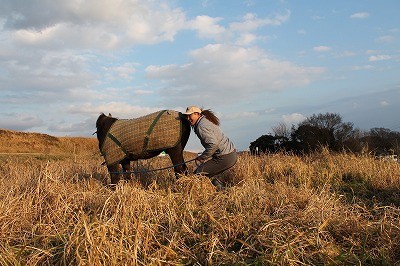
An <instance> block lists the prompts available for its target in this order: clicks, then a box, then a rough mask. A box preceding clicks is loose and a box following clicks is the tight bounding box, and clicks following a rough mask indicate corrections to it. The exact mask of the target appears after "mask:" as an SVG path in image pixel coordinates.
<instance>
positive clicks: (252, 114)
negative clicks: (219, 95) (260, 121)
mask: <svg viewBox="0 0 400 266" xmlns="http://www.w3.org/2000/svg"><path fill="white" fill-rule="evenodd" d="M257 115H258V113H257V112H237V113H228V114H225V115H221V116H220V118H221V119H239V118H250V117H255V116H257Z"/></svg>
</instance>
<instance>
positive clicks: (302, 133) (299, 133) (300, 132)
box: [292, 125, 335, 152]
mask: <svg viewBox="0 0 400 266" xmlns="http://www.w3.org/2000/svg"><path fill="white" fill-rule="evenodd" d="M292 140H293V141H294V142H297V143H298V145H297V148H300V150H301V151H302V152H312V151H315V150H317V149H319V148H320V147H321V146H324V147H328V148H329V149H333V148H334V146H335V138H334V136H333V130H332V129H328V128H320V127H318V126H312V125H300V126H299V127H298V128H297V129H296V130H295V131H294V132H293V133H292Z"/></svg>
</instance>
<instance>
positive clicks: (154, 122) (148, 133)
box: [143, 110, 167, 152]
mask: <svg viewBox="0 0 400 266" xmlns="http://www.w3.org/2000/svg"><path fill="white" fill-rule="evenodd" d="M165 111H167V110H162V111H160V112H159V113H158V115H157V116H156V118H154V120H153V123H151V125H150V126H149V129H147V132H146V137H145V138H144V143H143V152H145V151H146V149H147V145H148V144H149V140H150V135H151V132H152V131H153V129H154V126H155V125H156V124H157V122H158V120H160V117H161V116H162V115H163V114H164V112H165Z"/></svg>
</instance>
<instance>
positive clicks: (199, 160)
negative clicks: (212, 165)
mask: <svg viewBox="0 0 400 266" xmlns="http://www.w3.org/2000/svg"><path fill="white" fill-rule="evenodd" d="M194 162H195V164H196V165H197V166H199V165H200V164H202V163H204V160H203V159H201V158H200V157H197V158H196V159H195V160H194Z"/></svg>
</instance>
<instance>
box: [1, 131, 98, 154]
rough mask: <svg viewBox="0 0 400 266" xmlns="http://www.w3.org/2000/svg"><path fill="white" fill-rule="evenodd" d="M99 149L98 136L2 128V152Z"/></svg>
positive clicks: (95, 150)
mask: <svg viewBox="0 0 400 266" xmlns="http://www.w3.org/2000/svg"><path fill="white" fill-rule="evenodd" d="M97 151H98V146H97V139H96V138H83V137H54V136H50V135H47V134H40V133H26V132H19V131H11V130H4V129H0V153H40V154H71V155H86V154H93V153H95V152H97Z"/></svg>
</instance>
